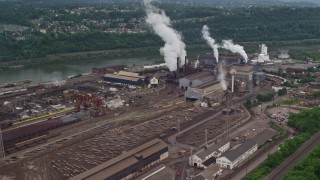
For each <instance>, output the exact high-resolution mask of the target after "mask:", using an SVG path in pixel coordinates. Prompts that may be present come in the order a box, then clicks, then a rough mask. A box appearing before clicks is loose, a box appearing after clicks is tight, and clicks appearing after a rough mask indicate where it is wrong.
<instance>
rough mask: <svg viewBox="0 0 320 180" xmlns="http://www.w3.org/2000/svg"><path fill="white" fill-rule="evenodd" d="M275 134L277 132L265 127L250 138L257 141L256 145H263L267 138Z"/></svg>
mask: <svg viewBox="0 0 320 180" xmlns="http://www.w3.org/2000/svg"><path fill="white" fill-rule="evenodd" d="M275 135H277V132H275V131H273V130H269V129H265V130H263V131H261V132H260V133H259V134H257V135H255V136H254V138H253V139H252V140H254V141H255V142H257V143H258V146H261V145H263V144H264V143H266V142H267V141H268V140H269V139H271V138H272V137H274V136H275Z"/></svg>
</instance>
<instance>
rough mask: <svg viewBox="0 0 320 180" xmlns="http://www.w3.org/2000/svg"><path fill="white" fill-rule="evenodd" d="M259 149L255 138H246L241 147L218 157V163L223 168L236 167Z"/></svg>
mask: <svg viewBox="0 0 320 180" xmlns="http://www.w3.org/2000/svg"><path fill="white" fill-rule="evenodd" d="M257 149H258V143H256V142H255V141H253V140H246V141H245V142H244V143H243V144H241V145H240V146H239V147H237V148H235V149H233V150H230V151H228V152H227V153H225V154H224V155H223V156H221V157H219V158H217V160H216V163H217V165H218V166H220V167H221V168H227V169H234V168H235V167H237V166H238V165H239V164H240V163H241V162H243V161H244V160H246V159H247V158H248V157H249V156H251V155H252V154H253V153H254V152H256V151H257Z"/></svg>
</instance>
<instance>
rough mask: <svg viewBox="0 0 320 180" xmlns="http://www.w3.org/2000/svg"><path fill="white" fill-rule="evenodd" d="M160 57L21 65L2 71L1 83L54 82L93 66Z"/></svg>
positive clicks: (148, 62)
mask: <svg viewBox="0 0 320 180" xmlns="http://www.w3.org/2000/svg"><path fill="white" fill-rule="evenodd" d="M156 60H159V57H139V58H117V59H94V60H81V61H79V62H77V61H69V62H63V63H55V64H46V65H39V66H32V67H21V68H17V69H8V70H2V71H0V84H1V83H9V82H13V81H19V80H25V79H30V80H32V83H33V84H36V83H40V82H41V83H44V82H52V81H59V80H63V79H66V78H67V77H68V76H72V75H77V74H80V73H81V74H82V73H88V72H91V68H92V67H105V66H112V65H121V64H126V65H129V66H130V65H133V64H136V65H143V64H152V63H154V62H155V61H156Z"/></svg>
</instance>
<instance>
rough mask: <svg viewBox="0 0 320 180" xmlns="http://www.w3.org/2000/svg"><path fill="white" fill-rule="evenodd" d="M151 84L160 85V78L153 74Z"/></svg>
mask: <svg viewBox="0 0 320 180" xmlns="http://www.w3.org/2000/svg"><path fill="white" fill-rule="evenodd" d="M150 85H151V86H153V87H156V86H158V85H159V79H158V78H157V77H156V76H153V77H152V78H151V79H150Z"/></svg>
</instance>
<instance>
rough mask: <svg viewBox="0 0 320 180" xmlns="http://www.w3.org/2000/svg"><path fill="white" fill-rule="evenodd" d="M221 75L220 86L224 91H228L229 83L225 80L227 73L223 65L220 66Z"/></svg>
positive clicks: (219, 76)
mask: <svg viewBox="0 0 320 180" xmlns="http://www.w3.org/2000/svg"><path fill="white" fill-rule="evenodd" d="M218 66H219V75H218V80H219V81H220V85H221V86H222V89H223V90H227V82H226V80H225V77H226V72H225V71H224V69H223V67H222V64H219V65H218Z"/></svg>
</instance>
